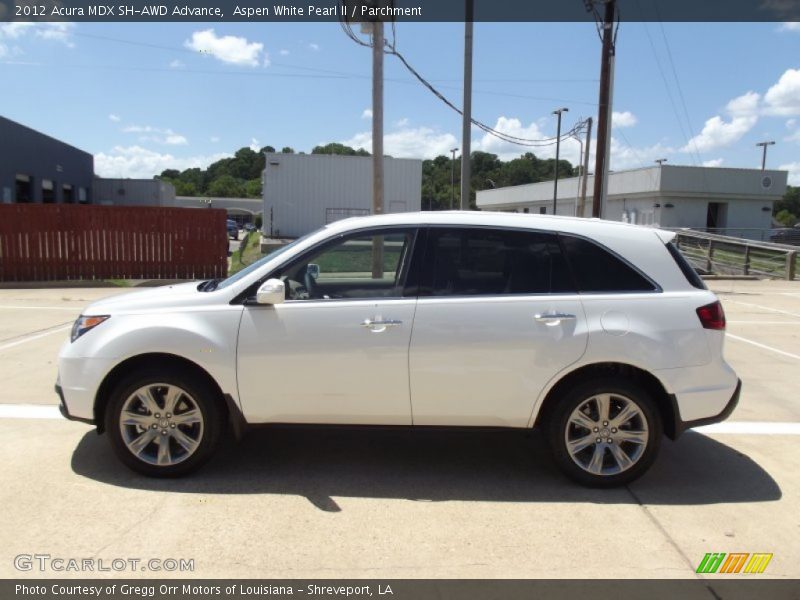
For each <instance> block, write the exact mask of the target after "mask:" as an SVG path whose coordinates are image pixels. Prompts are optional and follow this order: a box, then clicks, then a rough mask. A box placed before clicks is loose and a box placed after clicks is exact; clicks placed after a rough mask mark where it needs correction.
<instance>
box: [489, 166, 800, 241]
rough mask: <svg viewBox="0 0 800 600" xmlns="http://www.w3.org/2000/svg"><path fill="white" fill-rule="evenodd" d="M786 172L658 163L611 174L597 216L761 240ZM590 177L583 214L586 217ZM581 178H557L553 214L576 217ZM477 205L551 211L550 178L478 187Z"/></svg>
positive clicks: (591, 184) (589, 204)
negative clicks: (490, 188) (533, 181)
mask: <svg viewBox="0 0 800 600" xmlns="http://www.w3.org/2000/svg"><path fill="white" fill-rule="evenodd" d="M787 177H788V173H787V172H786V171H771V170H769V171H761V170H759V169H728V168H721V167H684V166H677V165H658V166H653V167H645V168H642V169H633V170H630V171H619V172H612V173H611V174H610V175H609V179H608V201H607V203H606V206H604V207H603V213H602V217H603V218H604V219H608V220H611V221H624V222H628V223H635V224H639V225H653V226H658V227H666V228H679V227H690V228H693V229H705V230H710V231H712V232H715V233H720V234H722V235H735V236H739V237H747V238H753V239H761V238H762V237H763V230H766V229H770V228H772V204H773V202H775V201H776V200H779V199H780V198H781V197H782V196H783V195H784V194H785V193H786V180H787ZM593 187H594V176H592V175H590V176H589V178H588V181H587V198H586V206H585V207H584V211H583V214H582V215H580V216H591V212H592V190H593ZM579 190H580V178H578V177H571V178H568V179H560V180H559V181H558V199H557V202H556V205H557V214H559V215H576V214H578V207H579V204H580V203H579ZM477 204H478V208H480V209H481V210H499V211H513V212H531V213H542V214H553V182H552V181H543V182H540V183H532V184H527V185H517V186H512V187H505V188H495V189H492V190H483V191H479V192H478V194H477Z"/></svg>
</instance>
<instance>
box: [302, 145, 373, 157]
mask: <svg viewBox="0 0 800 600" xmlns="http://www.w3.org/2000/svg"><path fill="white" fill-rule="evenodd" d="M311 154H340V155H342V156H370V153H369V152H367V151H366V150H364V149H363V148H359V149H358V150H356V149H355V148H351V147H350V146H345V145H344V144H340V143H338V142H331V143H330V144H325V145H324V146H314V149H313V150H311Z"/></svg>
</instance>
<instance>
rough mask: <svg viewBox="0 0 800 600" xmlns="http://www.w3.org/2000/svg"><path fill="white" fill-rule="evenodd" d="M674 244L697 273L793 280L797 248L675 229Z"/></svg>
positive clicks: (795, 276) (794, 277)
mask: <svg viewBox="0 0 800 600" xmlns="http://www.w3.org/2000/svg"><path fill="white" fill-rule="evenodd" d="M675 233H676V234H677V238H676V243H677V245H678V248H679V249H680V250H681V252H683V254H684V256H686V258H687V259H688V260H689V262H691V263H692V265H693V266H694V267H695V268H696V269H698V270H699V271H701V272H705V273H709V274H717V275H759V276H762V277H770V278H775V279H786V280H789V281H792V280H794V279H796V278H797V273H798V269H797V255H798V252H799V251H800V248H798V247H797V246H791V245H788V244H775V243H772V242H759V241H755V240H746V239H742V238H738V237H730V236H726V235H718V234H715V233H706V232H703V231H696V230H693V229H678V230H675Z"/></svg>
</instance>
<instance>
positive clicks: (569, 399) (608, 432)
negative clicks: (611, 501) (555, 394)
mask: <svg viewBox="0 0 800 600" xmlns="http://www.w3.org/2000/svg"><path fill="white" fill-rule="evenodd" d="M557 402H558V404H557V405H556V406H555V407H554V408H553V409H552V410H551V411H550V412H549V414H548V416H547V419H548V420H547V423H546V427H547V437H548V442H549V445H550V448H551V450H552V452H553V456H554V458H555V461H556V464H557V465H558V466H559V467H560V468H561V470H562V471H563V472H564V473H565V474H566V475H568V476H569V477H571V478H572V479H574V480H575V481H577V482H579V483H581V484H583V485H588V486H593V487H613V486H618V485H625V484H627V483H630V482H631V481H633V480H635V479H637V478H638V477H640V476H641V475H642V474H643V473H644V472H645V471H647V469H648V468H649V467H650V465H651V464H652V463H653V461H654V460H655V458H656V455H657V454H658V448H659V445H660V442H661V435H662V432H663V424H662V422H661V417H660V414H659V412H658V408H657V406H656V404H655V402H654V401H653V399H652V398H651V397H650V395H649V394H648V393H647V391H646V390H645V389H643V388H642V387H641V386H639V385H636V384H635V383H633V382H628V381H620V380H616V379H598V380H593V381H589V382H585V383H583V384H580V385H577V386H575V387H574V388H572V389H571V390H570V391H569V392H567V393H566V395H565V396H564V397H563V398H561V399H560V400H557Z"/></svg>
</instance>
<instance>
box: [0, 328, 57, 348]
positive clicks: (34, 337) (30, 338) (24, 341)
mask: <svg viewBox="0 0 800 600" xmlns="http://www.w3.org/2000/svg"><path fill="white" fill-rule="evenodd" d="M71 328H72V325H62V326H61V327H57V328H56V329H50V330H49V331H44V332H42V333H37V334H36V335H29V336H28V337H24V338H21V339H19V340H15V341H13V342H9V343H7V344H3V345H2V346H0V351H2V350H8V349H9V348H13V347H14V346H19V345H20V344H27V343H28V342H32V341H34V340H38V339H39V338H43V337H45V336H48V335H51V334H53V333H58V332H59V331H66V330H67V329H71Z"/></svg>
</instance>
